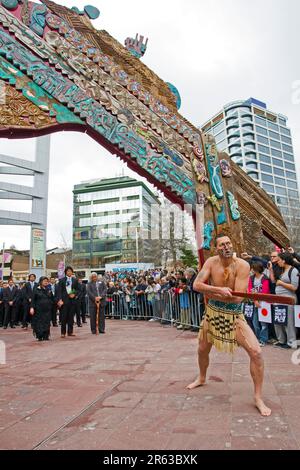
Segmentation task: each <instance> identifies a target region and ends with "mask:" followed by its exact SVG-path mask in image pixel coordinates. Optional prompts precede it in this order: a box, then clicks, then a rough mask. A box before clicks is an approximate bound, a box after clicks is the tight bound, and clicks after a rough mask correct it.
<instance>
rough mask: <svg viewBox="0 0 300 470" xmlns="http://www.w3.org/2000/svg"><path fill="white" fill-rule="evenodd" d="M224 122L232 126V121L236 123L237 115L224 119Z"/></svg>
mask: <svg viewBox="0 0 300 470" xmlns="http://www.w3.org/2000/svg"><path fill="white" fill-rule="evenodd" d="M226 123H227V126H232V125H233V124H234V123H237V124H238V119H237V116H236V117H231V118H229V119H226Z"/></svg>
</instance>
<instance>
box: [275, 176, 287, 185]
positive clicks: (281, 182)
mask: <svg viewBox="0 0 300 470" xmlns="http://www.w3.org/2000/svg"><path fill="white" fill-rule="evenodd" d="M275 183H276V184H280V185H281V186H285V179H283V178H277V177H275Z"/></svg>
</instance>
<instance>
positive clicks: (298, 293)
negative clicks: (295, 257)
mask: <svg viewBox="0 0 300 470" xmlns="http://www.w3.org/2000/svg"><path fill="white" fill-rule="evenodd" d="M293 269H297V268H294V267H293V266H292V267H291V268H290V270H289V280H290V282H291V281H292V271H293ZM297 271H298V269H297ZM298 278H299V279H298V287H297V290H296V296H297V305H300V273H299V271H298Z"/></svg>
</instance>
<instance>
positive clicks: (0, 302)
mask: <svg viewBox="0 0 300 470" xmlns="http://www.w3.org/2000/svg"><path fill="white" fill-rule="evenodd" d="M3 293H4V289H3V282H2V281H0V327H2V326H3V322H4V299H3Z"/></svg>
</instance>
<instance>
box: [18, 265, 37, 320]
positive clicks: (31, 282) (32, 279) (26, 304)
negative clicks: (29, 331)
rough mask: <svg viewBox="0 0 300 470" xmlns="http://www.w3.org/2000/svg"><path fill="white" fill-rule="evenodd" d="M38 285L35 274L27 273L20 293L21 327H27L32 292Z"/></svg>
mask: <svg viewBox="0 0 300 470" xmlns="http://www.w3.org/2000/svg"><path fill="white" fill-rule="evenodd" d="M37 287H38V283H37V282H36V275H35V274H29V276H28V282H26V284H25V285H24V287H23V288H22V291H21V292H20V295H22V300H23V319H22V328H27V325H28V322H29V321H30V314H29V310H30V306H31V302H32V299H33V294H34V291H35V289H36V288H37Z"/></svg>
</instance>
